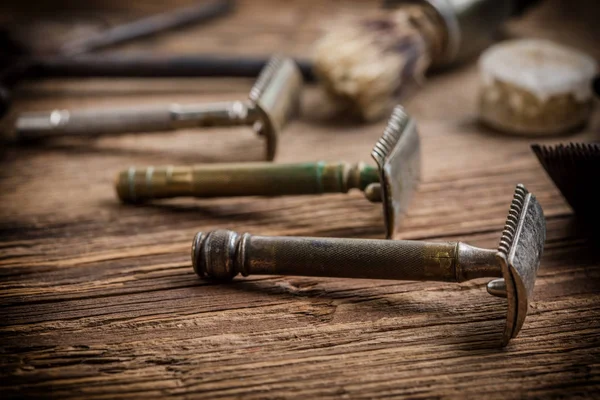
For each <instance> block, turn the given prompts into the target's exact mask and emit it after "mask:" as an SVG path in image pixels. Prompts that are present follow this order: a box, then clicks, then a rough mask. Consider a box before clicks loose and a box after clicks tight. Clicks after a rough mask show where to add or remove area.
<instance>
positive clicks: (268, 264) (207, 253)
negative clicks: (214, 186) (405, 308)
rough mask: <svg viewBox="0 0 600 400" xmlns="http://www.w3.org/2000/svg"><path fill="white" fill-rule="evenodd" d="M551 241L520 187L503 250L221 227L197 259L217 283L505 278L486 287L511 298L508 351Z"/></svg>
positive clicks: (199, 242)
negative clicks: (285, 278) (237, 279)
mask: <svg viewBox="0 0 600 400" xmlns="http://www.w3.org/2000/svg"><path fill="white" fill-rule="evenodd" d="M545 237H546V224H545V219H544V214H543V211H542V208H541V206H540V205H539V203H538V202H537V200H536V198H535V197H534V196H533V195H532V194H530V193H529V192H528V191H527V190H526V189H525V187H524V186H523V185H518V186H517V188H516V190H515V193H514V197H513V201H512V204H511V206H510V209H509V212H508V217H507V220H506V225H505V227H504V231H503V233H502V237H501V239H500V244H499V246H498V249H482V248H477V247H473V246H470V245H468V244H465V243H461V242H458V243H435V242H423V241H410V240H397V241H396V240H367V239H337V238H317V237H312V238H311V237H268V236H253V235H250V234H248V233H244V234H239V233H236V232H233V231H228V230H217V231H213V232H209V233H203V232H199V233H198V234H197V235H196V236H195V238H194V241H193V244H192V254H191V255H192V264H193V267H194V270H195V271H196V273H197V274H198V275H199V276H201V277H207V278H214V279H218V280H229V279H232V278H233V277H234V276H236V275H237V274H242V275H243V276H248V275H250V274H266V275H298V276H323V277H341V278H366V279H398V280H412V281H429V280H431V281H444V282H464V281H468V280H471V279H475V278H485V277H492V278H500V279H495V280H492V281H491V282H489V283H488V287H487V289H488V292H489V293H491V294H493V295H496V296H500V297H506V298H507V299H508V313H507V318H506V325H505V326H506V327H505V330H504V334H503V338H502V345H503V346H505V345H506V344H508V342H509V341H510V339H511V338H513V337H515V336H517V334H518V333H519V331H520V329H521V327H522V326H523V322H524V320H525V317H526V315H527V310H528V307H529V302H530V300H531V297H532V294H533V286H534V283H535V278H536V274H537V270H538V267H539V264H540V258H541V256H542V251H543V248H544V241H545Z"/></svg>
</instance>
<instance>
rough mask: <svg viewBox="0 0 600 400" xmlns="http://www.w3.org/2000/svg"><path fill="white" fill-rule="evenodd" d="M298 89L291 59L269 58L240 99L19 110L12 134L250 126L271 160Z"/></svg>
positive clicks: (299, 84) (37, 136)
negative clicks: (126, 106)
mask: <svg viewBox="0 0 600 400" xmlns="http://www.w3.org/2000/svg"><path fill="white" fill-rule="evenodd" d="M301 87H302V76H301V74H300V71H299V69H298V67H297V66H296V64H295V62H294V61H293V60H291V59H289V58H285V57H279V56H275V57H273V58H271V59H270V61H269V62H268V63H267V65H265V67H264V68H263V69H262V71H261V73H260V75H259V77H258V79H257V80H256V82H255V84H254V86H253V87H252V89H251V90H250V95H249V98H248V100H246V101H233V102H222V103H207V104H186V105H183V104H170V105H167V106H164V105H163V106H152V107H150V106H148V107H142V106H140V107H133V108H113V109H110V108H109V109H82V110H53V111H50V112H30V113H23V114H21V115H20V116H19V117H18V118H17V120H16V123H15V135H16V138H17V139H18V140H33V139H41V138H48V137H55V136H81V135H86V136H87V135H102V134H118V133H129V132H157V131H167V130H174V129H181V128H191V127H198V126H202V127H208V126H252V127H253V129H254V130H255V131H256V132H257V133H258V134H259V135H261V136H263V137H264V138H265V141H266V159H267V160H272V159H273V158H274V157H275V152H276V150H277V138H278V135H279V133H280V132H281V131H282V129H283V128H284V126H285V125H286V123H287V122H288V121H289V120H290V119H292V118H293V117H294V116H295V115H296V114H297V113H298V111H299V104H300V92H301Z"/></svg>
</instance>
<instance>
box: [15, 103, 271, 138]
mask: <svg viewBox="0 0 600 400" xmlns="http://www.w3.org/2000/svg"><path fill="white" fill-rule="evenodd" d="M258 118H259V115H258V111H257V110H256V108H254V107H253V106H252V105H251V104H249V103H246V102H241V101H234V102H225V103H210V104H189V105H179V104H170V105H161V106H143V107H130V108H104V109H103V108H92V109H87V110H86V109H84V110H53V111H50V112H31V113H23V114H21V115H20V116H19V117H18V119H17V121H16V126H15V128H16V129H15V130H16V135H17V138H18V139H19V140H33V139H39V138H47V137H53V136H95V135H103V134H117V133H129V132H160V131H165V130H171V129H177V128H183V127H193V126H211V125H247V124H251V123H253V122H255V121H256V120H257V119H258Z"/></svg>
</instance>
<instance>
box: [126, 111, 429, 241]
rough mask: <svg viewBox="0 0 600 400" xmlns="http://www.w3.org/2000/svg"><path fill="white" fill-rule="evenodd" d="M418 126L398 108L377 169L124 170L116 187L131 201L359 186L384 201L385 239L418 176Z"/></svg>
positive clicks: (378, 150)
mask: <svg viewBox="0 0 600 400" xmlns="http://www.w3.org/2000/svg"><path fill="white" fill-rule="evenodd" d="M420 151H421V150H420V144H419V135H418V132H417V129H416V124H415V123H414V121H413V120H412V118H410V117H409V116H408V114H406V113H405V112H404V110H403V109H402V108H401V107H397V108H396V109H395V110H394V112H393V113H392V116H391V117H390V120H389V122H388V125H387V127H386V129H385V131H384V133H383V135H382V136H381V138H380V139H379V140H378V141H377V143H376V144H375V147H374V149H373V152H372V156H373V158H374V159H375V161H376V162H377V168H375V167H372V166H368V165H366V164H364V163H357V164H349V163H344V162H338V163H326V162H314V163H301V164H270V163H238V164H211V165H201V166H192V167H182V166H164V167H146V168H134V167H131V168H129V169H127V170H124V171H121V172H120V173H119V175H118V176H117V180H116V184H115V188H116V191H117V194H118V196H119V198H120V199H121V200H122V201H124V202H128V203H137V202H143V201H148V200H152V199H160V198H171V197H179V196H193V197H224V196H281V195H300V194H320V193H346V192H348V191H349V190H350V189H353V188H356V189H359V190H361V191H363V192H364V193H365V196H366V197H367V199H369V200H370V201H372V202H382V203H383V210H384V217H385V218H384V219H385V224H386V232H387V237H388V238H390V237H391V236H392V235H393V233H394V231H395V230H396V229H398V227H399V225H400V221H401V219H402V215H403V214H404V213H405V212H406V208H407V206H408V204H409V203H410V200H411V198H412V196H413V193H414V190H415V186H416V185H417V183H418V181H419V178H420Z"/></svg>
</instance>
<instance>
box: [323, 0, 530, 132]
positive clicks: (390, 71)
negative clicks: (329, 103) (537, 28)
mask: <svg viewBox="0 0 600 400" xmlns="http://www.w3.org/2000/svg"><path fill="white" fill-rule="evenodd" d="M533 2H534V1H532V0H417V1H415V0H413V1H406V0H405V1H388V2H386V4H387V5H388V6H394V8H392V9H382V10H379V11H377V12H374V13H373V14H371V15H368V16H365V17H361V18H359V19H356V20H351V21H344V22H340V23H338V24H336V25H334V26H333V27H332V28H331V29H330V30H329V31H328V32H327V33H326V34H325V35H324V36H323V37H322V38H321V39H319V40H318V41H317V43H316V44H315V49H314V66H313V69H314V72H315V74H316V75H317V78H318V79H319V81H320V82H321V84H322V86H323V88H324V89H325V92H326V94H327V95H328V97H330V98H331V99H332V100H333V102H334V104H336V105H337V107H338V108H340V109H343V110H345V111H349V112H351V113H352V114H354V115H357V116H358V117H360V118H361V119H363V120H366V121H372V120H377V119H379V118H381V117H382V116H384V115H386V113H387V112H388V111H389V109H390V108H391V107H392V106H393V105H394V104H397V103H398V100H399V99H400V98H402V97H403V95H404V94H406V93H408V92H412V90H411V89H412V88H415V87H418V86H419V85H420V84H421V83H422V82H423V81H424V74H425V72H426V71H427V70H428V69H430V68H431V67H441V66H447V65H450V64H453V63H456V62H457V61H459V60H461V59H464V58H466V57H468V56H470V55H473V54H474V53H475V52H477V51H478V50H480V49H482V48H483V47H485V46H486V44H488V43H489V42H490V40H489V39H490V36H491V34H492V33H493V32H494V31H496V30H497V28H498V27H499V26H500V25H502V23H504V22H505V21H506V20H507V19H508V18H509V17H510V16H512V15H515V14H518V13H520V12H521V11H523V9H525V8H526V7H527V6H529V5H530V4H531V3H533Z"/></svg>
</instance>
